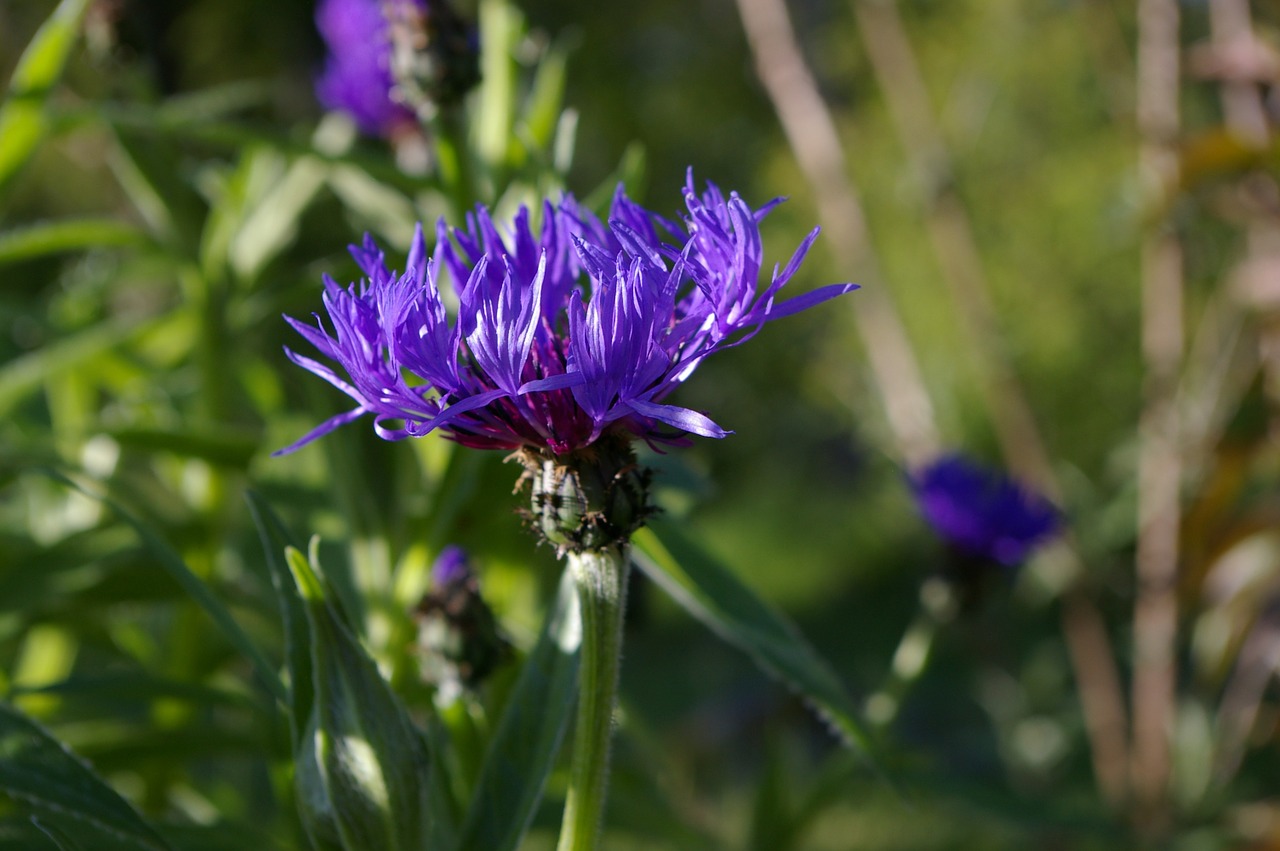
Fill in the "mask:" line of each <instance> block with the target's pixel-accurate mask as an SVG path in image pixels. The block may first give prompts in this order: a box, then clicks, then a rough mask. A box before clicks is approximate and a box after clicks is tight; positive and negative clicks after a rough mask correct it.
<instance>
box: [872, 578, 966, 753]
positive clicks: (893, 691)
mask: <svg viewBox="0 0 1280 851" xmlns="http://www.w3.org/2000/svg"><path fill="white" fill-rule="evenodd" d="M956 608H957V602H956V597H955V589H953V588H952V587H951V585H950V584H949V583H948V582H946V581H945V580H942V579H930V580H927V581H926V582H925V583H924V584H923V585H921V587H920V608H919V610H918V611H917V612H916V617H915V620H913V621H912V622H911V625H910V626H909V627H907V631H906V632H904V633H903V634H902V640H901V641H899V642H898V649H897V650H896V651H894V654H893V662H892V665H891V667H890V668H889V675H888V677H886V678H885V682H884V684H883V685H881V686H880V688H879V690H878V691H876V693H875V694H873V695H872V696H871V697H870V698H869V699H868V700H867V705H866V716H867V721H868V722H870V724H871V726H872V727H873V728H874V729H876V730H884V729H886V728H887V727H888V726H889V725H890V724H892V723H893V720H894V719H895V718H896V717H897V716H898V710H899V709H901V708H902V701H903V698H905V697H906V695H907V692H908V691H910V690H911V687H912V686H913V685H915V683H916V681H917V680H919V679H920V675H921V674H923V673H924V671H925V668H927V667H928V665H929V655H930V654H931V653H932V651H933V642H934V639H935V638H937V637H938V631H939V630H940V629H942V627H943V626H944V625H946V624H948V623H950V622H951V620H952V618H954V617H955V612H956Z"/></svg>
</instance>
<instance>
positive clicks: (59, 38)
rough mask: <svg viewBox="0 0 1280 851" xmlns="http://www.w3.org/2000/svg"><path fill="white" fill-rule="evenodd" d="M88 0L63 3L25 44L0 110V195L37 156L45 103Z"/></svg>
mask: <svg viewBox="0 0 1280 851" xmlns="http://www.w3.org/2000/svg"><path fill="white" fill-rule="evenodd" d="M88 7H89V0H62V2H61V3H59V4H58V7H57V8H56V9H54V10H53V14H52V15H50V16H49V19H48V20H46V21H45V22H44V24H43V25H42V26H41V27H40V29H39V30H38V31H37V32H36V34H35V37H34V38H33V39H32V40H31V43H30V44H29V45H27V49H26V51H24V52H23V54H22V58H21V59H20V60H19V61H18V67H17V68H15V69H14V71H13V76H12V77H11V78H10V80H9V95H8V97H7V98H6V99H5V102H4V106H0V196H2V195H3V193H4V192H5V190H6V189H7V188H8V186H9V184H10V182H11V181H12V180H13V178H14V176H15V175H17V173H18V172H19V170H21V168H22V167H23V166H24V165H26V163H27V160H29V159H30V158H31V155H32V154H33V153H35V150H36V147H37V146H38V145H39V144H40V140H41V139H43V138H44V135H45V131H46V129H47V127H48V117H47V116H46V114H45V100H46V98H47V97H48V95H49V92H50V90H51V89H52V88H53V87H54V86H55V85H56V84H57V82H58V80H59V79H60V78H61V77H62V70H63V68H65V67H66V64H67V57H68V56H70V55H71V48H72V47H73V46H74V45H75V43H76V36H77V35H78V34H79V31H80V19H81V18H82V17H83V16H84V12H85V9H87V8H88Z"/></svg>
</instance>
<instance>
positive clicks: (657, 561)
mask: <svg viewBox="0 0 1280 851" xmlns="http://www.w3.org/2000/svg"><path fill="white" fill-rule="evenodd" d="M632 544H633V545H634V547H635V550H634V553H635V556H636V563H637V564H638V565H639V566H640V568H641V569H642V570H644V572H645V573H646V574H648V575H649V577H650V578H651V579H653V580H654V581H655V582H657V583H658V584H659V585H661V586H662V587H663V588H664V589H665V590H666V591H667V593H668V594H670V595H671V596H672V598H673V599H675V600H676V602H678V603H680V604H681V605H682V606H684V607H685V608H686V609H688V610H689V612H690V613H692V614H693V615H694V617H696V618H698V619H699V620H701V621H702V622H703V623H705V624H706V625H707V626H709V627H710V628H711V629H712V630H713V631H715V632H716V633H717V634H718V635H719V636H720V637H721V638H723V639H725V640H726V641H728V642H729V643H730V644H733V645H734V646H736V647H738V648H739V649H740V650H743V651H744V652H746V653H747V654H748V655H749V656H751V657H752V658H753V659H754V660H755V662H756V664H757V665H759V666H760V667H761V668H762V669H764V670H765V671H766V672H767V673H769V674H771V675H772V676H774V677H777V678H778V679H780V680H782V681H783V682H784V683H786V684H787V685H788V686H789V687H791V688H792V689H794V690H795V691H796V692H797V693H798V694H799V695H800V696H801V697H802V698H803V699H804V700H805V702H806V703H808V704H809V706H810V708H811V709H813V710H814V711H815V712H816V713H817V714H818V715H819V716H820V717H821V718H823V719H824V720H825V721H826V722H827V724H829V725H830V727H831V728H832V730H833V731H834V732H835V733H836V734H837V735H839V736H840V738H841V739H842V740H844V741H845V743H846V744H848V745H851V746H854V747H857V748H858V749H860V750H862V751H863V752H864V753H867V754H869V753H870V739H869V738H868V736H867V733H866V731H865V730H864V729H863V726H862V723H861V722H860V721H859V720H858V717H857V710H856V709H855V708H854V704H853V701H852V700H851V699H850V697H849V695H848V694H847V693H846V692H845V689H844V686H843V685H842V684H841V682H840V678H839V677H838V676H836V674H835V672H834V671H832V670H831V668H830V667H829V666H828V665H827V663H826V661H825V660H823V659H822V657H821V656H819V655H818V653H817V651H815V650H814V649H813V648H812V647H811V646H810V645H809V643H808V642H807V641H805V640H804V638H803V637H802V636H801V635H800V632H799V631H798V630H797V629H796V627H795V625H794V624H792V623H791V621H789V620H787V618H786V617H785V616H783V615H782V614H781V613H780V612H777V611H775V610H774V609H773V608H772V607H770V606H769V605H768V604H767V603H765V602H764V601H763V600H761V599H760V598H759V597H757V596H756V595H755V593H754V592H753V591H752V590H751V589H750V588H748V587H747V586H746V585H744V584H743V583H742V582H741V581H740V580H739V579H738V578H737V577H736V576H734V575H733V573H732V572H730V571H729V570H728V569H727V568H725V567H724V566H723V565H721V564H719V563H718V562H716V561H715V560H714V559H713V558H712V557H711V556H710V555H709V554H708V553H706V552H705V551H703V550H702V549H701V548H700V547H699V546H698V545H697V543H696V542H694V541H692V540H690V539H689V538H688V537H686V536H685V535H684V534H683V533H682V532H681V531H680V530H679V529H678V528H677V526H676V525H675V524H673V523H671V522H669V521H665V520H662V519H660V518H659V519H656V520H654V521H652V522H651V523H650V525H649V527H648V528H645V529H641V530H640V531H639V532H637V533H636V534H635V535H634V536H633V537H632Z"/></svg>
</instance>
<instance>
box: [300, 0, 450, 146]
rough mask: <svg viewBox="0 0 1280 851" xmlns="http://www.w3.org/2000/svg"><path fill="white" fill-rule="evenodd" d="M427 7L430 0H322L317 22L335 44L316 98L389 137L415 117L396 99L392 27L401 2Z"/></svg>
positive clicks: (328, 41) (328, 42)
mask: <svg viewBox="0 0 1280 851" xmlns="http://www.w3.org/2000/svg"><path fill="white" fill-rule="evenodd" d="M397 4H398V5H403V6H407V7H412V8H413V9H415V10H417V11H425V10H426V8H427V4H426V2H425V0H321V2H320V6H319V8H318V9H317V10H316V27H317V29H319V30H320V35H321V37H322V38H323V39H324V42H325V44H326V45H327V46H328V48H329V55H328V57H327V58H326V61H325V67H324V73H322V74H321V75H320V77H319V79H318V80H316V97H317V98H318V99H319V100H320V103H321V104H323V105H324V106H325V107H327V108H329V109H334V110H339V111H341V112H345V113H347V114H348V115H350V116H351V118H352V120H354V121H355V122H356V125H357V126H358V127H359V128H360V130H361V131H362V132H364V133H366V134H368V135H371V136H387V135H390V134H391V133H392V131H393V130H394V128H395V127H396V126H397V125H400V124H405V123H408V122H411V121H413V118H414V116H413V112H412V111H410V110H409V109H408V108H406V107H404V106H402V105H401V104H398V103H396V102H395V101H394V100H392V98H391V91H392V88H393V87H394V85H395V82H394V80H393V79H392V75H391V50H392V45H391V26H390V23H389V21H388V18H387V13H388V10H389V9H390V8H391V7H392V6H395V5H397Z"/></svg>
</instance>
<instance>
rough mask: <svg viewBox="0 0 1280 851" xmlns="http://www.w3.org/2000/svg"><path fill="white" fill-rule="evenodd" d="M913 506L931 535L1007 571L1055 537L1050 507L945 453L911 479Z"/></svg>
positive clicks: (1055, 520) (999, 477) (1003, 479)
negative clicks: (920, 514)
mask: <svg viewBox="0 0 1280 851" xmlns="http://www.w3.org/2000/svg"><path fill="white" fill-rule="evenodd" d="M911 486H912V489H913V490H914V492H915V498H916V503H917V504H918V505H919V506H920V511H921V512H922V513H923V514H924V517H925V519H926V520H927V521H928V522H929V525H931V526H932V527H933V529H934V531H935V532H937V533H938V535H940V536H941V537H942V538H943V539H944V540H946V541H947V542H948V543H949V544H951V545H952V546H954V547H955V548H956V549H958V550H960V551H961V552H963V553H966V554H968V555H973V556H979V557H982V558H986V559H990V560H992V561H996V562H999V563H1000V564H1003V565H1006V566H1008V567H1012V566H1015V565H1017V564H1019V563H1021V562H1022V561H1023V560H1024V559H1025V558H1026V557H1027V555H1028V554H1030V552H1031V551H1032V550H1033V549H1035V548H1036V547H1037V546H1038V545H1040V544H1041V543H1044V542H1045V541H1046V540H1048V539H1049V538H1050V537H1051V536H1052V535H1053V534H1055V533H1056V532H1057V531H1058V529H1059V527H1060V525H1061V522H1062V521H1061V516H1060V515H1059V513H1058V510H1057V509H1056V508H1054V506H1053V505H1052V503H1050V502H1049V501H1048V500H1047V499H1045V498H1044V497H1043V496H1041V495H1040V494H1038V493H1035V492H1033V491H1031V490H1028V489H1027V488H1025V487H1023V486H1022V485H1020V484H1018V483H1017V482H1015V481H1013V480H1012V479H1010V478H1008V477H1007V476H1005V475H1003V474H1001V473H999V472H996V471H993V470H987V469H984V468H982V467H979V466H977V465H976V464H974V463H972V462H971V461H969V460H967V459H966V458H963V457H962V456H959V455H945V456H943V457H941V458H939V459H937V460H935V461H933V462H931V463H930V464H929V465H928V466H926V467H924V468H923V469H921V470H920V471H918V472H917V473H916V474H915V475H913V476H912V477H911Z"/></svg>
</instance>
